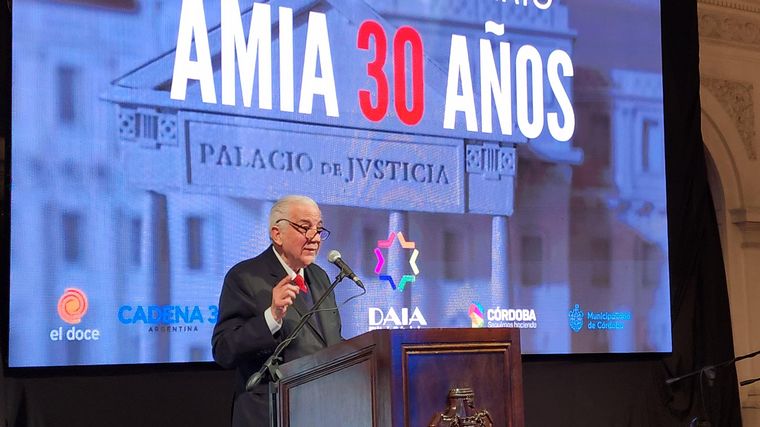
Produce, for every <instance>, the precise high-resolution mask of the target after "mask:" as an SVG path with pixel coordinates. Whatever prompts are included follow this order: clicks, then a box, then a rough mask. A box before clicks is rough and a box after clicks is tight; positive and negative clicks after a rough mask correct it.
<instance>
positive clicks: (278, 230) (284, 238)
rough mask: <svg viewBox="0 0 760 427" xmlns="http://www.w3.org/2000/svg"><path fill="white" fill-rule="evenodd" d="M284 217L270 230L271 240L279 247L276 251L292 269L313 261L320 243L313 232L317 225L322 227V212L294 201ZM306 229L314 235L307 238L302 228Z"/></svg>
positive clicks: (307, 204)
mask: <svg viewBox="0 0 760 427" xmlns="http://www.w3.org/2000/svg"><path fill="white" fill-rule="evenodd" d="M277 219H278V220H279V219H286V220H288V221H290V222H292V223H293V224H295V226H293V225H291V224H289V223H288V221H278V222H277V223H276V224H275V225H274V226H273V227H272V229H271V230H270V235H271V237H272V241H273V242H274V244H275V245H276V246H277V247H278V248H279V250H278V252H279V253H280V255H281V256H282V258H283V259H284V260H285V262H286V263H287V264H288V265H289V266H290V268H292V269H293V270H294V271H298V269H300V268H303V267H306V266H307V265H309V264H311V263H312V262H314V259H315V258H316V257H317V252H318V251H319V246H320V245H321V244H322V239H321V238H320V237H319V234H318V233H315V229H316V228H317V227H322V213H321V212H320V211H319V208H318V207H316V206H313V205H311V204H309V203H294V204H292V205H291V206H290V212H289V213H288V217H287V218H277ZM306 229H308V232H307V234H308V235H310V236H311V235H312V234H315V236H314V237H313V238H312V239H307V238H306V236H305V235H304V233H303V231H302V230H306Z"/></svg>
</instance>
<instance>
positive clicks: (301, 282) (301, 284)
mask: <svg viewBox="0 0 760 427" xmlns="http://www.w3.org/2000/svg"><path fill="white" fill-rule="evenodd" d="M293 281H294V282H295V283H296V286H298V287H299V288H300V289H301V292H306V293H307V294H308V293H309V288H308V287H307V286H306V281H305V280H303V276H301V275H300V274H296V277H295V278H294V279H293Z"/></svg>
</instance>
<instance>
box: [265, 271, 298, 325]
mask: <svg viewBox="0 0 760 427" xmlns="http://www.w3.org/2000/svg"><path fill="white" fill-rule="evenodd" d="M298 292H299V289H298V286H296V285H294V284H293V282H292V279H291V278H290V277H289V276H285V277H283V278H282V280H280V281H279V283H277V285H275V287H274V289H272V306H271V308H270V310H271V311H272V317H274V320H276V321H277V323H280V322H282V318H283V317H285V312H286V311H288V307H289V306H290V305H292V304H293V302H294V301H295V300H296V295H298Z"/></svg>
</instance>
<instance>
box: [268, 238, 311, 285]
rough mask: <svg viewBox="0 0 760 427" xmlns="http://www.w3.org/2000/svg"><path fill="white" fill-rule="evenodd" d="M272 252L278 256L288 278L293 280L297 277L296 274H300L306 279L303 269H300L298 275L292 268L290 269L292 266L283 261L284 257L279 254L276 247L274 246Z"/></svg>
mask: <svg viewBox="0 0 760 427" xmlns="http://www.w3.org/2000/svg"><path fill="white" fill-rule="evenodd" d="M272 251H274V256H276V257H277V260H278V261H280V264H281V265H282V268H284V269H285V273H287V274H288V277H290V278H291V279H293V278H295V277H296V274H300V275H301V277H304V274H303V268H301V269H299V270H298V273H296V272H295V271H293V269H292V268H290V266H289V265H288V264H287V263H286V262H285V260H284V259H282V257H281V256H280V254H279V252H277V249H276V248H275V247H274V245H272Z"/></svg>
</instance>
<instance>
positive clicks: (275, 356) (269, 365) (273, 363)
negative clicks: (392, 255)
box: [245, 271, 346, 391]
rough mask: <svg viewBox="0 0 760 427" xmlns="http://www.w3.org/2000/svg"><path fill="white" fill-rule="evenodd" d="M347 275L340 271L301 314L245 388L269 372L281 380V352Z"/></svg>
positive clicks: (254, 384) (252, 385)
mask: <svg viewBox="0 0 760 427" xmlns="http://www.w3.org/2000/svg"><path fill="white" fill-rule="evenodd" d="M345 277H346V274H345V273H344V272H343V271H341V272H340V273H338V275H337V276H336V277H335V280H334V281H333V282H332V283H331V284H330V287H329V288H327V291H326V292H325V293H323V294H322V296H321V297H319V299H318V300H317V302H316V303H314V306H313V307H312V308H311V310H309V311H307V312H306V313H305V314H304V315H303V316H301V320H299V321H298V324H296V327H295V328H293V330H292V331H291V332H290V334H288V336H287V338H285V339H284V340H282V342H281V343H280V344H279V345H278V346H277V347H275V349H274V352H273V353H272V355H271V356H269V358H268V359H267V360H266V361H265V362H264V364H263V365H261V368H260V369H259V370H258V372H256V373H255V374H253V375H251V376H250V377H248V381H246V383H245V390H246V391H251V390H253V388H254V387H256V386H257V385H259V383H261V381H262V380H263V379H264V376H265V375H266V374H267V372H269V377H270V378H271V380H272V382H277V381H279V380H280V372H279V369H278V368H279V365H280V362H281V361H282V358H281V357H280V354H282V352H283V351H285V348H287V346H288V345H289V344H290V343H291V342H292V341H293V340H294V339H296V337H297V336H298V333H299V332H301V329H303V327H304V326H305V325H306V322H308V321H309V319H311V317H312V316H313V315H314V313H316V312H317V311H318V310H319V307H320V306H321V305H322V303H323V302H324V301H325V299H327V296H328V295H330V294H331V293H332V292H333V290H334V289H335V287H336V286H338V283H340V281H341V280H343V279H344V278H345Z"/></svg>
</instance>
